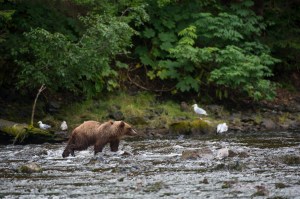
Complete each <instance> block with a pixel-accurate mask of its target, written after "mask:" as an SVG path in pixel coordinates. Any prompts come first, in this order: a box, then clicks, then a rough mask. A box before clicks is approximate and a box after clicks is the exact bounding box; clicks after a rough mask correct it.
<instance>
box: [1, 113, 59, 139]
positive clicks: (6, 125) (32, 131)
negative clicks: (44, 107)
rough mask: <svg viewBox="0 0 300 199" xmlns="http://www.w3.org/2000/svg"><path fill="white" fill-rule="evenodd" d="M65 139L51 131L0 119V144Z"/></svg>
mask: <svg viewBox="0 0 300 199" xmlns="http://www.w3.org/2000/svg"><path fill="white" fill-rule="evenodd" d="M64 140H65V138H63V137H61V136H59V135H57V134H55V133H54V132H51V131H47V130H43V129H39V128H35V127H32V126H29V125H27V124H19V123H16V122H12V121H8V120H3V119H0V144H40V143H44V142H49V143H54V142H62V141H64Z"/></svg>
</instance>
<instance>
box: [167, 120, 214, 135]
mask: <svg viewBox="0 0 300 199" xmlns="http://www.w3.org/2000/svg"><path fill="white" fill-rule="evenodd" d="M169 132H170V133H171V134H176V135H178V134H183V135H207V134H212V133H214V132H215V126H214V125H213V124H212V123H211V122H209V121H207V120H202V119H196V120H192V121H187V120H184V121H179V122H174V123H172V124H170V125H169Z"/></svg>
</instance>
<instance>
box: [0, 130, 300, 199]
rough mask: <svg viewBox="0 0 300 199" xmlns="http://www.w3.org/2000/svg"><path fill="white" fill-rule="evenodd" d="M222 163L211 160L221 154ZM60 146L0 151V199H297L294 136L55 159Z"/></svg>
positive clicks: (170, 144) (146, 146) (130, 143)
mask: <svg viewBox="0 0 300 199" xmlns="http://www.w3.org/2000/svg"><path fill="white" fill-rule="evenodd" d="M222 145H225V147H227V148H228V150H229V155H228V157H225V159H219V158H217V153H218V151H219V150H220V149H221V148H222V147H224V146H222ZM64 146H65V143H62V144H38V145H32V144H30V145H0V171H1V172H0V197H1V198H46V197H47V198H84V197H85V198H87V197H88V198H156V197H162V198H207V197H211V198H221V197H222V198H224V197H225V198H251V197H254V196H259V197H261V198H297V197H299V195H300V178H299V176H300V173H299V166H300V156H299V154H300V153H299V152H300V133H299V132H298V133H297V132H277V133H276V134H275V133H273V132H270V133H261V132H259V133H253V132H248V133H244V134H236V133H235V134H233V135H232V134H230V133H229V134H227V136H217V137H216V136H213V137H210V136H206V137H202V138H200V139H196V138H192V137H187V136H178V137H173V139H148V138H147V139H141V140H140V139H139V140H126V141H122V142H121V146H120V151H118V152H117V153H113V152H110V151H109V150H108V147H107V148H105V150H104V152H103V153H101V154H98V155H97V156H94V155H93V151H92V149H91V148H90V149H89V150H86V151H81V152H76V156H75V157H68V158H66V159H63V158H62V157H61V154H62V151H63V148H64Z"/></svg>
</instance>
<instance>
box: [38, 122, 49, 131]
mask: <svg viewBox="0 0 300 199" xmlns="http://www.w3.org/2000/svg"><path fill="white" fill-rule="evenodd" d="M38 124H39V127H40V129H44V130H47V129H50V128H51V126H50V125H48V124H43V122H42V121H39V122H38Z"/></svg>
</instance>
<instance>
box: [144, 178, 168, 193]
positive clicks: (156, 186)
mask: <svg viewBox="0 0 300 199" xmlns="http://www.w3.org/2000/svg"><path fill="white" fill-rule="evenodd" d="M163 188H166V185H165V184H164V183H163V182H162V181H160V182H155V183H153V184H150V185H147V186H146V187H145V188H144V192H158V191H159V190H161V189H163Z"/></svg>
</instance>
